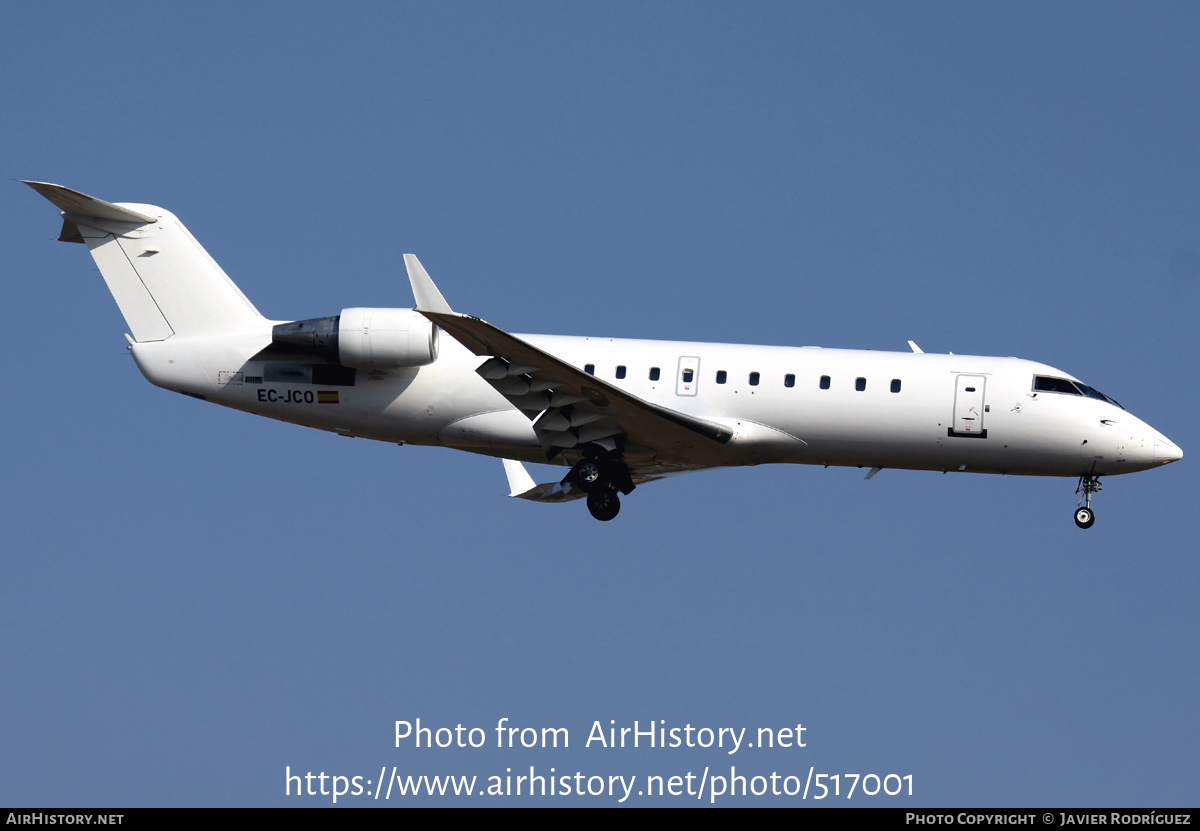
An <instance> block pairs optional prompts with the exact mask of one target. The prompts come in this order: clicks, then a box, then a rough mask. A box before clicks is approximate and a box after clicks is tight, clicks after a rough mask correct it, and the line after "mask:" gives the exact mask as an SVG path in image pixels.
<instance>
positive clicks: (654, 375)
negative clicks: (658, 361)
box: [650, 366, 658, 381]
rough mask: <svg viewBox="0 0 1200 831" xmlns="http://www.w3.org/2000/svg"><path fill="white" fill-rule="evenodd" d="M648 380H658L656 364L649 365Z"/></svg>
mask: <svg viewBox="0 0 1200 831" xmlns="http://www.w3.org/2000/svg"><path fill="white" fill-rule="evenodd" d="M650 380H651V381H657V380H658V367H656V366H652V367H650Z"/></svg>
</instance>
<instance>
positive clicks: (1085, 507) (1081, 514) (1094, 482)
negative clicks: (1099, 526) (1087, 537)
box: [1075, 473, 1104, 528]
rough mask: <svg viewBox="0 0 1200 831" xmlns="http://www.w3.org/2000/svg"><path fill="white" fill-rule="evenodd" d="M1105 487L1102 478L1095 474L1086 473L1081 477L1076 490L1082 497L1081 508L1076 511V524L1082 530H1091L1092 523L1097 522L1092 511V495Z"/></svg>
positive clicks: (1080, 498)
mask: <svg viewBox="0 0 1200 831" xmlns="http://www.w3.org/2000/svg"><path fill="white" fill-rule="evenodd" d="M1103 487H1104V486H1103V485H1101V484H1100V477H1099V476H1097V475H1095V474H1094V473H1085V474H1083V475H1082V476H1080V477H1079V486H1078V487H1077V488H1075V493H1078V494H1082V495H1081V496H1080V497H1079V507H1078V508H1076V509H1075V524H1076V525H1078V526H1079V527H1080V528H1091V527H1092V523H1094V522H1095V521H1096V514H1095V513H1094V512H1093V511H1092V494H1093V493H1097V492H1098V491H1100V490H1102V489H1103Z"/></svg>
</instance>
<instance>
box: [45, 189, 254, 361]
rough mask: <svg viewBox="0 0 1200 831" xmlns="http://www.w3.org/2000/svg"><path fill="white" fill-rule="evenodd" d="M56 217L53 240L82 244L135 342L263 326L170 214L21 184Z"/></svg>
mask: <svg viewBox="0 0 1200 831" xmlns="http://www.w3.org/2000/svg"><path fill="white" fill-rule="evenodd" d="M25 184H27V185H29V186H30V187H31V188H33V189H34V190H36V191H37V192H38V193H40V194H41V195H42V196H44V197H46V198H47V199H48V200H50V201H51V202H53V203H54V204H55V205H56V206H57V207H59V208H60V209H61V210H62V212H63V230H62V234H61V235H60V236H59V239H60V240H64V241H67V242H83V243H86V244H87V247H88V250H89V251H91V252H92V257H93V258H94V259H95V261H96V265H97V266H98V267H99V268H100V274H101V276H103V277H104V282H105V283H106V284H107V285H108V289H109V291H110V292H112V296H113V299H114V300H116V301H117V305H118V306H119V307H120V309H121V314H122V315H124V317H125V322H126V323H127V324H129V329H130V331H131V332H132V333H133V336H134V338H136V339H137V340H138V342H145V341H160V340H166V339H167V338H169V337H171V336H172V335H184V336H187V335H200V334H216V333H220V332H235V331H240V330H248V329H254V328H259V327H261V326H262V325H263V324H264V323H265V322H266V321H265V320H264V318H263V316H262V315H260V314H259V313H258V310H257V309H255V308H254V306H253V305H252V304H251V303H250V301H249V300H247V299H246V296H245V295H244V294H242V292H241V291H240V290H239V289H238V287H237V286H236V285H234V284H233V281H232V280H230V279H229V277H228V276H227V275H226V274H225V272H224V271H222V270H221V267H220V266H219V265H217V264H216V262H215V261H214V260H213V259H212V257H210V256H209V255H208V252H207V251H205V250H204V248H203V247H202V246H201V245H200V243H198V242H196V239H195V238H194V237H193V236H192V235H191V234H190V233H188V230H187V228H185V227H184V226H183V224H182V223H180V221H179V220H178V219H176V218H175V215H174V214H172V213H171V212H170V211H165V210H163V209H162V208H158V207H155V206H153V205H137V204H125V203H111V202H104V201H103V200H100V199H96V198H94V197H91V196H88V195H86V194H83V193H79V192H78V191H74V190H71V189H70V188H64V187H63V186H61V185H52V184H48V183H45V182H26V183H25Z"/></svg>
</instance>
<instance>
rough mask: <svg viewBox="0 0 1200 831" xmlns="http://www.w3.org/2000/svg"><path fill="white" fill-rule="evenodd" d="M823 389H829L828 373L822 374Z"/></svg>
mask: <svg viewBox="0 0 1200 831" xmlns="http://www.w3.org/2000/svg"><path fill="white" fill-rule="evenodd" d="M821 389H823V390H827V389H829V376H828V375H822V376H821Z"/></svg>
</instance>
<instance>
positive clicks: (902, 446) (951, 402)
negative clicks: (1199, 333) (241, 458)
mask: <svg viewBox="0 0 1200 831" xmlns="http://www.w3.org/2000/svg"><path fill="white" fill-rule="evenodd" d="M518 337H520V338H522V339H523V340H525V341H527V342H529V343H531V344H533V345H535V346H537V347H539V348H541V349H543V350H545V351H546V352H548V353H550V354H552V355H554V356H556V357H558V358H560V359H562V360H563V361H565V362H566V363H569V364H571V365H573V366H575V367H578V368H580V369H584V370H585V371H587V372H588V373H589V374H591V375H594V376H595V377H597V378H598V379H600V380H603V381H606V382H607V383H609V384H611V385H613V386H615V387H618V388H620V389H622V390H625V391H627V392H629V393H631V394H633V395H636V396H638V397H639V398H642V399H644V400H646V401H649V402H651V403H654V404H658V405H661V406H663V407H666V408H670V409H672V410H675V411H678V412H682V413H686V414H688V415H691V416H695V417H697V418H702V419H705V420H708V421H711V422H714V423H718V424H722V425H726V426H728V427H729V428H730V430H731V431H732V432H733V439H732V440H731V441H729V442H728V443H726V444H723V445H716V444H711V443H709V444H710V446H707V447H706V446H704V443H698V445H697V448H692V449H691V450H690V452H689V453H688V456H687V458H678V459H673V458H671V457H670V454H666V455H662V454H660V456H662V457H661V458H660V459H659V461H660V462H661V463H663V464H664V465H666V466H669V467H677V468H678V469H679V470H688V469H695V468H703V467H723V466H737V465H754V464H762V463H768V462H782V463H795V464H816V465H844V466H858V467H881V468H904V469H913V470H939V471H970V472H977V473H1010V474H1024V475H1045V476H1079V475H1081V474H1085V473H1094V474H1096V475H1112V474H1117V473H1129V472H1133V471H1138V470H1146V469H1148V468H1152V467H1157V466H1159V465H1162V464H1164V463H1166V462H1168V461H1173V460H1174V459H1176V458H1178V449H1177V448H1176V447H1175V446H1174V445H1173V444H1172V443H1171V442H1169V441H1168V440H1167V439H1166V438H1165V437H1164V436H1162V435H1161V434H1160V433H1158V432H1157V431H1156V430H1154V429H1153V428H1152V427H1150V426H1149V425H1148V424H1146V423H1145V422H1143V421H1141V420H1140V419H1138V418H1136V417H1134V416H1133V415H1132V414H1130V413H1128V412H1126V411H1125V410H1122V409H1121V408H1119V407H1118V406H1116V405H1115V404H1113V403H1110V402H1108V401H1104V400H1098V399H1095V398H1089V397H1086V396H1083V395H1078V394H1064V393H1061V392H1053V391H1044V390H1043V391H1039V390H1037V389H1035V388H1034V380H1035V378H1038V377H1048V378H1056V379H1062V378H1065V379H1071V380H1075V379H1072V378H1071V376H1069V375H1067V374H1066V373H1063V372H1061V371H1060V370H1057V369H1054V368H1053V367H1050V366H1047V365H1045V364H1040V363H1035V362H1032V361H1027V360H1022V359H1018V358H996V357H983V356H975V355H940V354H931V353H919V352H878V351H869V350H854V349H825V348H819V347H779V346H754V345H744V344H719V343H694V342H677V341H654V340H631V339H620V338H598V337H567V336H553V335H518ZM269 342H270V332H269V331H267V332H263V333H259V334H257V335H256V334H255V333H247V334H244V335H234V336H229V335H225V336H221V337H210V338H204V339H190V340H187V339H178V338H172V339H168V340H165V341H156V342H147V343H136V344H133V345H132V346H131V349H132V352H133V355H134V358H135V360H136V362H137V364H138V367H139V368H140V369H141V370H142V372H143V373H144V374H145V375H146V377H147V378H148V379H149V380H151V381H152V382H153V383H155V384H157V385H159V386H162V387H165V388H168V389H172V390H176V391H179V392H183V393H186V394H189V395H193V396H197V397H202V398H204V399H205V400H208V401H212V402H213V403H217V404H221V405H223V406H227V407H232V408H234V409H239V410H245V411H247V412H252V413H257V414H259V415H263V416H268V417H270V418H276V419H279V420H282V421H287V422H292V423H295V424H303V425H307V426H310V427H316V428H320V429H324V430H331V431H334V432H337V433H341V434H343V435H347V436H361V437H365V438H371V439H377V440H380V441H386V442H393V443H406V444H418V445H439V446H445V447H452V448H455V449H459V450H466V451H470V452H475V453H482V454H486V455H490V456H499V457H505V458H511V459H519V460H523V461H531V462H545V461H547V459H546V455H545V453H544V451H543V447H542V445H541V444H540V443H539V440H538V438H537V436H536V435H535V433H534V431H533V427H532V422H531V421H530V419H529V418H528V417H526V416H525V415H524V414H523V413H522V412H521V411H519V410H517V409H516V408H515V407H513V406H512V405H511V404H510V403H509V402H508V400H506V399H505V398H504V397H503V396H502V395H500V394H499V393H498V392H496V390H495V389H493V388H492V386H491V385H489V384H488V383H486V382H485V381H484V380H483V379H482V378H480V377H479V376H478V375H477V374H476V373H475V370H476V368H477V367H478V366H479V364H480V363H481V359H480V358H478V357H477V356H476V355H474V354H472V353H470V352H468V351H467V350H466V349H465V348H463V347H462V346H461V345H459V344H458V343H456V342H455V341H453V340H452V339H450V338H443V339H442V344H441V350H440V354H439V355H438V358H437V360H436V361H434V362H433V363H432V364H430V365H428V366H423V367H413V368H402V369H388V370H371V371H366V370H361V369H360V370H357V371H351V372H349V373H345V372H343V373H342V374H341V375H340V376H339V375H338V374H337V373H332V372H326V373H324V374H323V372H322V371H323V369H324V366H323V365H322V364H321V363H314V362H312V361H311V360H306V359H305V357H304V356H294V357H292V358H289V359H284V360H277V359H269V360H262V359H256V358H255V356H256V355H258V354H259V353H260V352H261V350H262V348H263V347H264V346H265V345H266V344H267V343H269ZM689 373H690V374H689ZM571 458H573V457H572V456H571V454H569V453H567V454H564V455H563V457H562V459H561V460H562V461H567V460H569V459H571Z"/></svg>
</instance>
